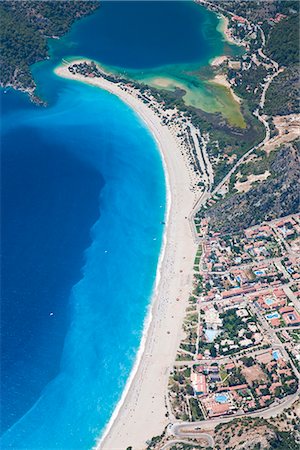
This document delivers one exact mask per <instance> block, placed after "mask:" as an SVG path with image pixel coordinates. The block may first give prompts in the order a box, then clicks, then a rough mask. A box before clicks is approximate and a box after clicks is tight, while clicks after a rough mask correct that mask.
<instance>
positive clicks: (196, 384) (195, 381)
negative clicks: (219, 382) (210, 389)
mask: <svg viewBox="0 0 300 450" xmlns="http://www.w3.org/2000/svg"><path fill="white" fill-rule="evenodd" d="M191 382H192V386H193V389H194V393H195V395H204V394H207V385H206V378H205V375H203V374H202V373H198V372H194V371H192V373H191Z"/></svg>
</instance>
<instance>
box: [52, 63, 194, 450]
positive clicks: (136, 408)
mask: <svg viewBox="0 0 300 450" xmlns="http://www.w3.org/2000/svg"><path fill="white" fill-rule="evenodd" d="M81 62H82V61H81ZM72 64H74V61H73V62H72ZM55 72H56V74H57V75H59V76H61V77H65V78H70V79H74V80H78V81H81V82H84V83H89V84H91V85H93V86H98V87H100V88H102V89H105V90H107V91H108V92H111V93H112V94H114V95H117V96H118V97H119V98H120V99H121V100H123V101H124V102H126V103H127V104H128V105H129V106H130V107H131V108H133V109H134V111H135V112H136V113H137V114H138V115H139V116H140V118H141V119H142V120H143V121H144V123H145V124H146V126H147V127H148V128H149V130H150V131H151V133H152V134H153V136H154V138H155V139H156V141H157V144H158V147H159V149H160V152H161V155H162V159H163V163H164V169H165V173H166V179H167V184H168V192H169V195H168V214H167V218H166V228H165V235H164V246H163V251H162V254H161V258H160V264H159V267H158V271H157V279H156V286H155V290H154V293H153V298H152V302H151V308H150V311H149V314H148V317H147V319H146V323H145V331H144V336H143V339H142V343H141V347H140V350H139V354H138V358H137V361H136V364H135V366H134V369H133V371H132V374H131V376H130V380H129V382H128V383H127V386H126V389H125V391H124V392H123V396H122V399H121V401H120V402H119V404H118V407H117V409H116V410H115V412H114V415H113V417H112V419H111V421H110V423H109V425H108V427H107V429H106V431H105V433H104V436H103V437H102V439H101V440H100V441H99V442H98V444H97V448H99V449H100V448H101V449H105V450H119V449H120V450H125V449H126V448H127V447H129V446H132V448H133V450H142V449H145V448H146V447H147V444H146V440H148V439H151V438H152V437H153V436H155V435H159V434H161V433H162V432H163V430H164V428H165V427H166V425H167V424H168V423H169V422H170V421H171V420H172V418H171V417H169V418H168V417H167V411H168V409H167V400H166V399H167V385H168V378H169V371H170V369H171V367H172V365H173V362H174V359H175V355H176V351H177V348H178V345H179V342H180V339H181V337H182V322H183V317H184V313H185V308H186V306H187V299H188V297H189V293H190V291H191V289H192V268H193V261H194V257H195V253H196V249H197V247H196V243H195V241H194V238H193V233H192V228H191V226H190V223H189V220H188V217H189V215H190V213H191V211H192V209H193V205H194V203H195V201H196V199H197V193H196V192H192V190H191V184H190V183H191V177H190V173H189V169H188V168H187V167H186V165H185V162H184V158H183V156H182V153H181V152H182V147H181V145H180V144H179V141H178V139H176V138H175V135H174V133H172V131H171V129H170V128H169V127H168V126H167V125H163V124H162V122H161V118H160V117H159V114H156V113H155V112H154V111H153V110H152V109H151V108H150V107H149V106H147V105H146V104H145V103H143V101H142V100H141V99H139V98H138V97H137V96H135V95H132V94H131V93H130V92H127V91H125V90H124V89H122V86H120V85H118V84H116V83H112V82H110V81H107V80H105V79H103V78H86V77H84V76H82V75H79V74H74V75H73V74H71V73H70V72H69V71H68V67H67V66H59V67H58V68H56V70H55Z"/></svg>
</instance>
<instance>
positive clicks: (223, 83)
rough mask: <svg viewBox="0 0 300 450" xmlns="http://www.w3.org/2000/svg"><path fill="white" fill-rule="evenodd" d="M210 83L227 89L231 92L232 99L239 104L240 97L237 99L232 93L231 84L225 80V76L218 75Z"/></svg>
mask: <svg viewBox="0 0 300 450" xmlns="http://www.w3.org/2000/svg"><path fill="white" fill-rule="evenodd" d="M210 83H215V84H219V85H220V86H224V87H226V88H227V89H229V91H230V92H231V95H232V97H233V98H234V100H235V101H236V102H238V103H241V101H242V100H241V99H240V97H238V96H237V95H236V93H235V92H234V90H233V89H232V86H231V84H230V83H229V81H228V80H227V77H226V75H225V74H223V73H220V74H218V75H216V76H215V77H214V78H213V79H212V80H211V81H210Z"/></svg>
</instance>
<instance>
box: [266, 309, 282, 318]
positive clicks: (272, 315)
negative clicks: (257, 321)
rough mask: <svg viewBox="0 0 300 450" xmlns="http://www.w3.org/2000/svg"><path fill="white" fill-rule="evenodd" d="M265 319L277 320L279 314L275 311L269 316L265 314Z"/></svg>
mask: <svg viewBox="0 0 300 450" xmlns="http://www.w3.org/2000/svg"><path fill="white" fill-rule="evenodd" d="M266 318H267V319H268V320H272V319H279V318H280V314H279V313H278V312H277V311H274V312H272V313H270V314H267V315H266Z"/></svg>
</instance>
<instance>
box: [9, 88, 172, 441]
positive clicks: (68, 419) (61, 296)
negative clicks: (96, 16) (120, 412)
mask: <svg viewBox="0 0 300 450" xmlns="http://www.w3.org/2000/svg"><path fill="white" fill-rule="evenodd" d="M58 83H59V84H60V88H59V94H58V96H57V98H56V101H55V102H54V103H53V104H52V105H51V106H50V107H48V108H47V109H44V108H33V107H32V106H31V105H29V104H28V106H26V104H25V105H23V107H22V111H21V109H20V104H19V108H17V109H16V110H15V111H14V110H13V109H12V108H11V110H10V112H9V111H8V112H7V117H8V120H7V124H5V122H4V127H3V128H4V129H3V135H4V137H5V136H6V138H7V140H6V141H5V142H6V146H5V149H3V150H4V151H3V158H2V159H3V172H4V173H6V172H7V178H8V180H7V183H6V185H3V190H4V191H5V192H6V196H7V198H8V199H9V201H8V202H7V203H8V206H7V210H8V211H9V208H13V209H14V211H15V208H16V206H17V207H18V210H17V211H15V212H17V214H14V212H11V214H8V215H7V220H8V219H9V218H11V221H12V220H13V218H14V219H15V221H16V220H19V222H17V224H15V225H14V224H13V223H12V222H9V223H8V224H7V226H6V227H5V230H7V232H6V233H4V235H3V236H2V237H3V241H4V240H5V239H6V238H7V239H8V238H9V239H8V241H7V242H8V244H10V248H7V252H6V255H7V258H6V259H4V270H5V269H7V271H6V272H5V273H4V274H5V275H6V277H7V279H8V280H9V279H10V278H11V279H12V284H13V288H12V287H10V284H9V281H7V285H8V286H7V289H6V291H5V294H6V298H7V303H9V300H10V299H15V303H14V304H11V303H9V304H8V306H7V312H6V314H5V319H7V320H8V319H9V320H10V321H11V323H10V329H12V330H13V337H12V336H10V337H8V339H7V340H8V342H9V346H8V345H7V346H6V348H7V349H9V350H10V356H11V355H12V354H14V357H15V360H13V358H11V357H10V358H9V355H7V356H8V361H7V363H8V367H7V370H6V372H5V373H6V374H7V378H8V379H7V383H6V385H5V388H6V389H5V393H4V398H3V400H7V402H5V403H4V402H3V409H2V413H4V417H5V419H6V420H7V424H8V425H12V423H13V421H16V424H15V425H13V426H12V427H11V428H10V430H9V431H8V432H6V434H4V437H3V439H2V448H29V449H35V448H36V449H43V448H73V449H74V448H89V447H91V446H92V444H93V442H94V440H95V438H96V437H97V436H99V433H100V431H101V430H102V428H103V427H104V425H105V423H106V422H107V420H108V419H109V417H110V415H111V413H112V411H113V409H114V407H115V405H116V403H117V401H118V399H119V398H120V395H121V393H122V389H123V388H124V385H125V383H126V380H127V377H128V375H129V373H130V369H131V367H132V364H133V361H134V357H135V355H136V351H137V348H138V345H139V342H140V338H141V335H142V327H143V322H144V318H145V315H146V311H147V307H148V304H149V299H150V294H151V290H152V287H153V282H154V279H155V273H156V267H157V261H158V256H159V250H160V245H161V238H162V232H163V226H162V224H161V222H162V221H163V220H164V213H165V183H164V174H163V168H162V162H161V159H160V155H159V152H158V150H157V148H156V145H155V142H154V140H153V138H152V136H150V134H149V133H148V131H147V129H146V128H145V127H144V125H143V124H142V123H141V122H140V120H139V119H138V118H137V117H136V115H135V114H134V113H133V111H132V110H131V109H129V108H128V107H127V106H126V105H124V104H123V103H122V102H121V101H119V100H118V99H117V98H116V97H114V96H112V95H110V94H108V93H106V92H103V91H101V90H99V89H95V88H92V87H88V86H84V85H79V84H78V85H77V84H76V83H68V82H65V81H63V80H61V81H59V82H58ZM6 95H7V94H6ZM8 95H11V94H8ZM13 97H14V96H13V95H12V98H13ZM5 99H7V97H5ZM9 100H10V99H9V98H8V99H7V101H8V102H9ZM17 103H18V102H17ZM29 131H30V135H28V133H29ZM22 136H24V140H23V144H24V145H23V146H22V148H21V150H23V151H26V152H27V154H26V158H24V155H23V152H22V151H21V150H20V151H19V152H18V153H14V152H15V148H16V145H17V144H18V142H19V139H20V138H21V137H22ZM25 136H27V138H26V139H27V141H28V142H27V141H26V139H25ZM28 136H29V137H28ZM25 144H26V145H25ZM52 152H54V157H55V164H54V165H53V164H52V163H51V161H52V160H51V153H52ZM11 154H13V158H10V156H11ZM32 155H33V156H32ZM11 164H13V169H12V167H11ZM26 164H33V165H34V167H35V172H34V174H33V172H32V170H30V171H29V175H30V179H28V178H26V177H25V178H24V175H23V172H24V168H25V171H26V170H27V169H26ZM66 164H67V165H68V169H66ZM71 165H74V166H75V167H76V168H77V167H78V165H79V169H78V168H77V169H76V170H75V169H74V170H72V171H70V167H71ZM80 167H81V169H80ZM78 170H79V172H78ZM11 172H12V174H13V176H14V177H15V179H16V180H19V181H20V180H21V181H20V182H19V183H17V186H15V185H13V187H14V188H13V187H12V186H11V184H10V183H9V179H11V177H9V174H10V173H11ZM51 173H52V177H55V183H54V182H53V183H49V184H46V185H45V184H43V183H42V181H41V180H45V179H46V180H48V181H49V180H50V179H51V178H52V177H51ZM67 182H69V185H70V186H69V189H68V190H67V191H66V188H65V185H66V183H67ZM25 183H26V184H25ZM30 183H32V184H33V185H31V184H30ZM72 183H73V189H72ZM79 183H80V184H81V186H82V188H81V191H83V192H82V194H81V197H80V198H78V196H79V192H78V189H79V188H78V185H79ZM61 184H64V188H62V187H61ZM74 186H76V187H74ZM84 187H85V188H86V192H85V191H84ZM49 190H51V192H49ZM54 191H55V195H54V196H53V192H54ZM65 191H66V192H65ZM73 191H74V192H73ZM22 192H24V193H26V195H27V196H28V195H30V196H31V198H35V203H34V205H31V204H29V205H27V204H26V208H27V209H25V208H22V207H21V204H19V203H16V201H17V199H20V203H21V199H22ZM20 197H21V198H20ZM49 199H50V200H49ZM23 200H24V199H23ZM64 202H65V204H64ZM70 202H71V203H72V204H73V207H72V211H73V215H72V216H71V217H72V222H70V214H71V212H70V207H69V204H70ZM83 202H84V204H82V203H83ZM59 203H60V207H59V205H58V204H59ZM45 204H46V205H48V209H47V208H44V209H43V205H45ZM51 205H52V209H49V208H50V207H51ZM35 206H36V207H37V208H38V211H36V213H34V208H35ZM30 207H32V210H30ZM29 210H30V215H29V213H28V211H29ZM41 210H42V211H41ZM76 211H77V214H76ZM40 212H41V213H40ZM39 213H40V214H39ZM82 215H84V218H85V222H84V223H83V222H82ZM16 216H17V217H16ZM23 219H24V220H23ZM65 221H68V222H67V223H68V227H69V233H68V229H66V230H65V231H64V230H63V223H64V222H65ZM25 226H26V229H24V227H25ZM91 226H92V228H91V230H90V227H91ZM22 227H23V228H22ZM53 227H55V233H52V229H53ZM77 227H80V228H79V230H78V229H77ZM30 229H32V231H35V234H34V236H32V233H30ZM12 230H13V233H14V234H13V236H11V237H10V235H11V233H12ZM18 233H19V234H20V236H21V237H18V236H17V239H18V240H19V241H20V242H21V241H22V240H23V241H24V240H25V239H27V241H28V242H27V243H26V242H23V243H22V245H20V246H18V248H16V246H15V244H16V242H15V239H16V234H17V235H18ZM69 234H70V235H71V237H72V238H74V239H75V240H73V241H71V242H69V241H68V240H69V239H70V237H69ZM82 235H84V236H85V239H84V240H82V239H83V238H82ZM154 239H155V240H154ZM19 241H18V242H19ZM45 241H46V244H47V246H46V244H45ZM72 242H73V244H72ZM8 244H7V245H8ZM87 246H88V248H87V249H86V250H85V252H84V254H83V253H82V252H83V251H84V247H87ZM69 247H71V250H72V251H71V250H68V249H69ZM48 248H50V249H53V248H54V249H56V251H55V252H51V251H49V252H48V250H47V249H48ZM41 251H43V252H44V253H43V254H42V255H40V252H41ZM64 253H67V255H65V254H64ZM40 256H41V257H40ZM43 256H46V258H47V259H46V261H44V259H43ZM67 256H69V258H67ZM61 258H64V260H63V262H62V261H61ZM11 259H13V260H12V261H10V260H11ZM37 262H39V267H37V266H36V265H37ZM16 263H17V264H18V267H17V268H15V267H14V266H15V264H16ZM80 266H81V267H82V269H81V271H80ZM27 267H29V269H28V277H29V280H28V283H27V284H26V283H25V285H24V283H23V282H22V280H23V278H22V276H21V275H22V274H23V273H24V271H25V270H26V268H27ZM70 268H71V269H72V270H70ZM8 269H10V271H9V270H8ZM19 272H21V274H19ZM25 273H26V272H25ZM69 273H70V274H69ZM62 274H63V275H62ZM68 274H69V275H68ZM60 278H61V280H60V282H58V279H60ZM16 281H17V282H18V283H17V282H16ZM52 285H54V287H53V288H52V287H51V286H52ZM72 285H73V287H72ZM26 288H27V290H26ZM13 294H15V295H14V296H13ZM20 297H21V298H22V304H21V306H22V305H23V306H24V305H25V307H23V308H22V311H21V313H22V314H21V313H20V314H19V316H20V315H21V317H19V319H18V322H17V318H18V312H19V308H20V307H21V306H20V304H18V302H17V301H16V298H18V299H19V298H20ZM33 299H35V303H33ZM14 308H15V309H14ZM33 308H34V310H33ZM52 313H53V315H52ZM54 321H55V326H54V325H53V323H54ZM66 333H67V334H66ZM21 339H22V340H23V342H24V345H23V347H21V351H20V352H17V353H16V349H20V340H21ZM24 350H25V354H24ZM41 350H42V352H41ZM61 352H63V353H62V355H61ZM3 356H4V355H3ZM59 360H60V362H59ZM25 387H26V392H25V394H26V395H23V394H24V392H23V389H24V388H25ZM30 407H31V410H30V411H29V412H27V410H28V408H30ZM22 416H23V417H22Z"/></svg>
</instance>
